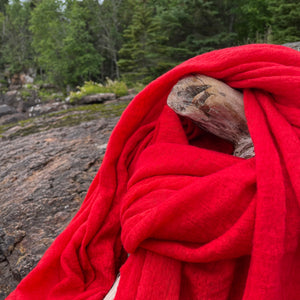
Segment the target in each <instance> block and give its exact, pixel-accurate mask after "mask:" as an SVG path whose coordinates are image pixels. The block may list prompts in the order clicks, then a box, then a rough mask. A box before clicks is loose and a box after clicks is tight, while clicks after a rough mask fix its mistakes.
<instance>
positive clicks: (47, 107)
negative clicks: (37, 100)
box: [28, 102, 68, 117]
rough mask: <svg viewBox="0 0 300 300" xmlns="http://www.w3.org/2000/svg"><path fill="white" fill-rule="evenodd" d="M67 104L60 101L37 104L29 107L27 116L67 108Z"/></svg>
mask: <svg viewBox="0 0 300 300" xmlns="http://www.w3.org/2000/svg"><path fill="white" fill-rule="evenodd" d="M67 108H68V106H67V105H66V104H64V103H61V102H54V103H47V104H38V105H35V106H32V107H30V108H29V110H28V112H29V117H36V116H40V115H44V114H47V113H50V112H54V111H58V110H62V109H67Z"/></svg>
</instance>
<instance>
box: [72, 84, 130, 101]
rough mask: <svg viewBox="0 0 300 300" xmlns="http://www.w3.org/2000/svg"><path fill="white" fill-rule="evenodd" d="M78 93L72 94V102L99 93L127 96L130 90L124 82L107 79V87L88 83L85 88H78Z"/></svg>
mask: <svg viewBox="0 0 300 300" xmlns="http://www.w3.org/2000/svg"><path fill="white" fill-rule="evenodd" d="M77 89H78V91H77V92H71V93H70V102H74V101H76V100H79V99H81V98H82V97H84V96H87V95H93V94H99V93H114V94H116V96H117V97H121V96H125V95H127V94H128V88H127V86H126V83H125V82H123V81H117V80H111V79H109V78H107V79H106V83H105V85H103V84H101V83H96V82H93V81H86V82H85V83H84V85H83V86H81V87H77Z"/></svg>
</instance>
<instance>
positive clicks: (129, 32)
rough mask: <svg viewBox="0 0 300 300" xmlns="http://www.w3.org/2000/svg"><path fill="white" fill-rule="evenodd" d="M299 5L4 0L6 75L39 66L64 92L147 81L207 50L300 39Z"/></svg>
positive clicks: (1, 60)
mask: <svg viewBox="0 0 300 300" xmlns="http://www.w3.org/2000/svg"><path fill="white" fill-rule="evenodd" d="M298 2H299V1H296V0H248V1H244V0H225V1H223V0H103V1H99V0H85V1H82V0H27V1H23V0H10V1H8V0H1V1H0V27H1V28H0V71H2V72H3V73H5V77H9V76H12V75H13V73H20V72H26V71H27V70H28V69H33V70H35V71H37V73H38V76H39V78H40V79H41V80H42V81H47V82H51V83H55V84H56V85H58V86H60V87H65V86H66V85H69V86H71V87H75V86H77V85H82V84H83V83H84V82H85V81H94V82H103V81H104V80H105V78H106V77H109V78H112V79H117V80H119V79H120V78H122V80H123V81H125V82H127V84H129V85H131V86H134V85H135V84H136V82H140V83H142V84H147V83H148V82H149V81H151V80H152V79H154V78H156V77H158V76H159V75H161V74H162V73H164V72H166V71H167V70H169V69H171V68H172V67H174V66H175V65H177V64H179V63H180V62H182V61H184V60H186V59H188V58H190V57H192V56H195V55H198V54H201V53H203V52H207V51H211V50H214V49H219V48H224V47H229V46H233V45H239V44H245V43H261V42H266V43H271V42H272V43H279V44H282V43H285V42H293V41H298V40H300V17H299V16H300V5H299V3H298ZM2 77H3V76H2ZM2 77H1V78H2Z"/></svg>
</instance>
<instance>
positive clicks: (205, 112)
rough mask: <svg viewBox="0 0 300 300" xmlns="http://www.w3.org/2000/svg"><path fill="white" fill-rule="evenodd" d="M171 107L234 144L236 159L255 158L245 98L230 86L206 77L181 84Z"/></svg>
mask: <svg viewBox="0 0 300 300" xmlns="http://www.w3.org/2000/svg"><path fill="white" fill-rule="evenodd" d="M167 103H168V105H169V106H170V107H171V108H172V109H173V110H174V111H175V112H176V113H178V114H179V115H181V116H185V117H188V118H190V119H192V120H193V121H194V122H195V123H196V124H197V125H198V126H199V127H201V128H203V129H205V130H206V131H209V132H211V133H213V134H215V135H217V136H219V137H221V138H223V139H226V140H228V141H230V142H232V143H233V144H234V148H235V149H234V153H233V155H235V156H238V157H243V158H250V157H253V156H254V147H253V143H252V140H251V137H250V134H249V131H248V126H247V120H246V117H245V112H244V102H243V94H241V93H240V92H238V91H237V90H235V89H232V88H231V87H230V86H228V85H227V84H225V83H223V82H221V81H219V80H216V79H214V78H211V77H207V76H204V75H191V76H188V77H185V78H183V79H181V80H180V81H178V83H177V84H176V85H175V86H174V87H173V89H172V91H171V93H170V94H169V97H168V100H167Z"/></svg>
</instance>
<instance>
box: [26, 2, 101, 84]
mask: <svg viewBox="0 0 300 300" xmlns="http://www.w3.org/2000/svg"><path fill="white" fill-rule="evenodd" d="M84 3H85V2H79V1H74V0H73V1H67V3H64V1H59V0H42V1H41V2H39V4H38V5H37V6H36V7H35V9H34V10H33V12H32V17H31V27H30V29H31V31H32V33H33V44H32V45H33V47H34V49H35V51H36V52H37V53H38V56H37V59H38V62H39V64H40V66H41V67H42V69H43V70H45V72H46V74H47V76H48V77H49V80H50V81H51V82H53V83H56V84H58V85H66V84H70V85H73V86H75V85H76V84H78V83H82V82H83V81H84V80H86V79H90V78H92V77H96V76H97V75H98V74H99V72H100V65H101V62H102V57H101V55H100V54H99V53H98V52H97V51H96V49H95V48H94V46H93V43H92V37H91V35H90V33H89V30H87V27H88V23H89V10H88V8H87V7H86V6H84ZM64 5H66V7H64Z"/></svg>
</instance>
